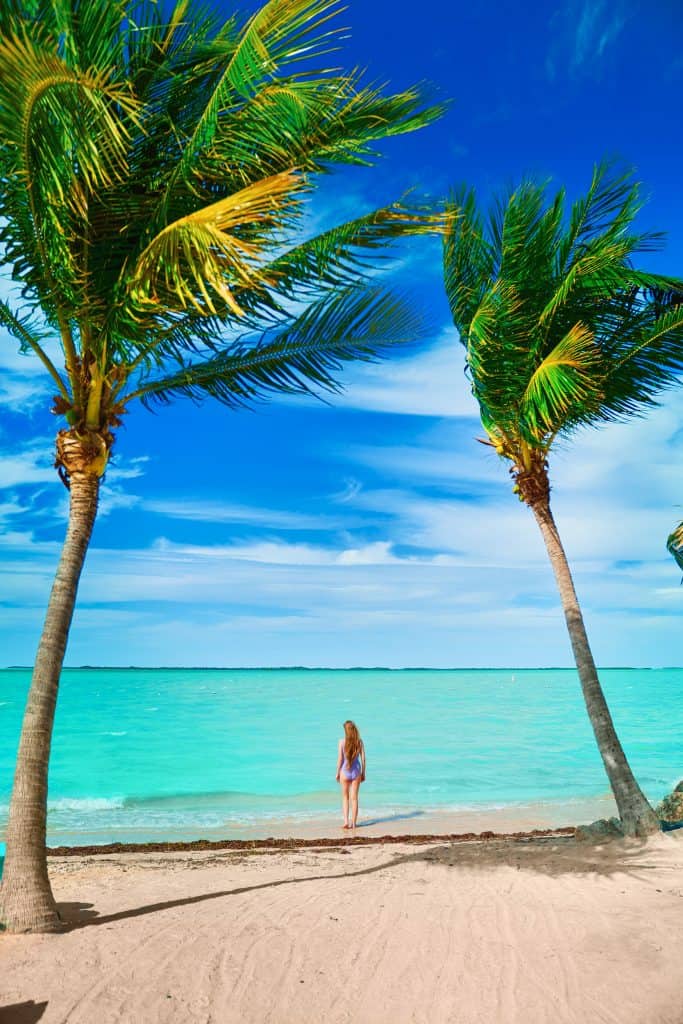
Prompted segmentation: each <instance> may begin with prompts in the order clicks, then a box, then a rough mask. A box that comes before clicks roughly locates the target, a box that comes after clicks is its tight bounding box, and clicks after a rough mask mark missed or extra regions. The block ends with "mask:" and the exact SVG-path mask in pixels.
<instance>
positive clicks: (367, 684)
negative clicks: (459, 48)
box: [0, 669, 683, 845]
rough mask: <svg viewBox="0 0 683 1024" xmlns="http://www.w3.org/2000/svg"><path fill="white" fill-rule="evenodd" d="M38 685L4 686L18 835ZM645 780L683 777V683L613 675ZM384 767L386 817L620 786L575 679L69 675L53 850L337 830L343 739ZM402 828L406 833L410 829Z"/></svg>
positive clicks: (6, 679)
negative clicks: (309, 828)
mask: <svg viewBox="0 0 683 1024" xmlns="http://www.w3.org/2000/svg"><path fill="white" fill-rule="evenodd" d="M29 676H30V673H29V672H28V671H25V670H20V669H14V670H6V671H1V672H0V828H1V827H2V825H3V824H4V821H5V818H6V811H7V802H8V799H9V793H10V789H11V777H12V771H13V765H14V758H15V754H16V746H17V742H18V736H19V728H20V721H21V714H22V712H23V706H24V701H25V696H26V691H27V688H28V683H29ZM601 678H602V681H603V685H604V688H605V691H606V694H607V698H608V701H609V703H610V706H611V708H612V713H613V716H614V719H615V723H616V725H617V728H618V731H619V733H620V736H621V739H622V742H623V744H624V747H625V749H626V752H627V755H628V757H629V759H630V761H631V764H632V766H633V769H634V771H635V773H636V775H637V777H638V779H639V781H640V783H641V785H642V787H643V789H644V790H645V792H646V793H647V795H648V796H649V797H650V798H651V799H652V800H654V801H657V800H659V799H660V798H661V797H662V796H663V795H664V793H665V792H667V791H668V790H669V789H670V788H671V787H672V784H673V783H675V782H676V781H677V780H678V779H679V778H680V777H681V775H683V755H682V751H681V740H680V737H681V735H682V734H683V699H682V698H683V669H657V670H642V669H608V670H603V672H602V673H601ZM348 717H353V718H354V719H355V720H356V721H357V722H358V725H359V727H360V729H361V732H362V735H363V738H364V741H365V745H366V749H367V753H368V779H367V783H366V784H365V786H364V787H363V810H364V813H365V815H366V816H369V817H377V818H381V817H387V816H392V815H404V814H415V813H417V812H423V811H426V812H430V811H435V812H440V811H443V810H446V809H454V810H456V809H460V810H465V809H468V808H471V809H472V811H473V812H474V811H477V812H478V811H480V810H483V809H485V808H496V807H498V808H500V807H506V808H512V807H514V805H517V804H536V803H539V802H541V803H547V804H549V805H557V806H562V805H565V804H566V805H567V810H568V813H569V812H571V803H572V801H584V800H591V799H594V798H599V797H601V796H604V795H605V794H606V793H607V792H608V784H607V780H606V777H605V774H604V770H603V767H602V763H601V761H600V758H599V755H598V753H597V750H596V747H595V743H594V741H593V736H592V732H591V729H590V725H589V723H588V720H587V717H586V713H585V709H584V707H583V702H582V698H581V692H580V688H579V684H578V680H577V677H576V673H575V672H574V671H569V670H557V669H548V670H534V671H529V670H523V669H508V670H500V669H495V670H493V669H492V670H485V671H474V670H455V671H431V670H428V671H415V670H403V671H385V670H365V669H359V670H349V671H329V670H299V669H278V670H255V669H244V670H227V669H225V670H214V669H202V670H187V669H154V670H147V669H125V670H121V669H74V670H66V671H65V672H64V673H63V678H62V685H61V692H60V698H59V705H58V710H57V719H56V725H55V735H54V742H53V752H52V761H51V773H50V801H49V821H48V841H49V842H50V843H51V844H52V845H58V844H61V843H69V844H73V843H85V842H88V843H89V842H102V843H104V842H112V841H130V840H135V841H143V840H145V839H150V840H152V839H173V838H192V837H196V838H198V837H200V836H202V835H204V834H209V833H210V834H212V835H216V834H221V835H224V836H226V837H230V836H237V835H244V834H245V830H248V831H249V832H250V833H251V834H254V833H255V832H256V833H257V832H259V831H261V832H262V834H263V835H269V834H272V833H273V824H274V823H275V822H276V821H278V820H281V819H289V820H293V821H294V822H295V823H296V822H301V824H302V826H303V825H304V824H305V822H306V821H310V820H311V819H324V818H325V817H326V816H328V815H330V814H332V813H337V807H338V792H337V786H336V785H335V781H334V774H335V758H336V749H337V741H338V739H339V737H340V736H341V734H342V722H343V720H344V719H345V718H348ZM397 820H400V819H397Z"/></svg>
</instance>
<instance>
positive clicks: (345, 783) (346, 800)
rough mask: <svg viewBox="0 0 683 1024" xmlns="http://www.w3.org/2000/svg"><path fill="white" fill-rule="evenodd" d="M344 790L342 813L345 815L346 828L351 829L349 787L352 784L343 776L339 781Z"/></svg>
mask: <svg viewBox="0 0 683 1024" xmlns="http://www.w3.org/2000/svg"><path fill="white" fill-rule="evenodd" d="M339 783H340V785H341V790H342V812H343V814H344V828H348V827H349V786H351V783H350V782H349V781H348V779H345V778H344V776H343V775H342V777H341V779H340V780H339Z"/></svg>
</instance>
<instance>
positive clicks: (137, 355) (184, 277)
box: [0, 0, 441, 931]
mask: <svg viewBox="0 0 683 1024" xmlns="http://www.w3.org/2000/svg"><path fill="white" fill-rule="evenodd" d="M338 10H339V7H338V3H337V0H270V2H268V3H266V4H265V6H263V7H262V8H261V9H260V10H259V11H258V12H257V13H255V14H254V15H253V16H252V17H250V18H248V19H246V20H245V19H240V18H239V17H237V16H234V17H231V18H230V19H229V20H227V21H225V22H224V21H222V20H218V19H217V17H216V16H215V15H212V14H211V13H209V12H207V11H206V10H204V9H198V10H195V11H191V10H190V4H189V0H176V2H175V4H174V5H173V6H172V9H171V10H170V13H168V14H167V16H165V17H164V15H163V13H162V5H160V4H157V3H156V0H89V2H88V3H82V2H78V0H5V2H4V3H3V6H2V10H1V11H0V178H1V182H2V184H1V193H0V239H1V241H2V243H3V244H4V250H5V259H6V262H8V263H9V264H10V265H11V268H12V274H13V278H14V280H15V281H16V282H17V283H18V290H19V292H20V295H21V304H20V305H19V306H15V307H14V308H12V307H11V304H10V303H8V302H2V304H1V305H0V324H1V325H2V326H4V327H5V328H6V329H7V330H8V331H9V332H10V333H11V334H12V335H13V336H14V337H15V338H16V339H18V341H19V344H20V346H21V348H22V349H23V350H24V351H26V352H33V353H34V354H35V355H36V356H37V357H38V358H39V359H40V360H41V362H42V364H43V366H44V368H45V371H46V373H47V374H49V376H50V378H51V380H52V383H53V385H54V387H55V389H56V398H55V401H54V409H53V411H54V412H55V413H56V414H57V415H58V416H59V417H60V418H62V420H63V421H65V422H64V425H63V428H62V429H60V430H59V433H58V434H57V445H56V447H57V456H56V466H57V470H58V472H59V474H60V476H61V478H62V480H63V482H64V483H65V484H66V485H67V487H69V491H70V513H69V523H68V529H67V532H66V539H65V542H64V547H63V550H62V555H61V559H60V562H59V567H58V569H57V574H56V578H55V582H54V586H53V589H52V593H51V595H50V599H49V604H48V608H47V615H46V619H45V625H44V628H43V633H42V636H41V639H40V644H39V647H38V652H37V657H36V661H35V668H34V672H33V677H32V682H31V687H30V692H29V695H28V700H27V705H26V712H25V717H24V722H23V727H22V732H21V740H20V746H19V753H18V760H17V767H16V775H15V781H14V789H13V795H12V801H11V808H10V815H9V822H8V827H7V851H6V854H7V855H6V861H5V869H4V879H3V884H2V904H3V909H2V920H3V921H4V924H5V926H6V927H7V928H8V929H11V930H14V931H29V930H30V931H48V930H54V929H55V928H57V927H58V924H59V919H58V914H57V910H56V906H55V902H54V899H53V896H52V893H51V890H50V885H49V882H48V875H47V867H46V858H45V830H46V798H47V772H48V759H49V753H50V742H51V735H52V725H53V716H54V711H55V703H56V699H57V689H58V683H59V676H60V671H61V667H62V662H63V658H64V651H65V647H66V642H67V635H68V631H69V627H70V623H71V617H72V613H73V609H74V603H75V600H76V590H77V586H78V582H79V578H80V574H81V570H82V567H83V561H84V558H85V554H86V551H87V548H88V543H89V539H90V534H91V530H92V527H93V523H94V521H95V516H96V512H97V503H98V493H99V490H100V481H101V479H102V476H103V474H104V472H105V470H106V467H107V463H108V459H109V456H110V452H111V449H112V445H113V443H114V438H115V433H116V428H117V427H118V426H119V424H120V422H121V418H122V417H123V416H124V415H125V413H126V411H127V409H128V407H129V405H130V403H131V402H133V401H135V400H140V401H141V402H142V403H144V404H145V405H150V404H153V403H168V402H170V401H172V400H173V399H174V398H177V397H181V396H189V397H190V398H193V399H201V398H203V397H204V396H207V395H209V396H212V397H214V398H216V399H218V400H219V401H221V402H223V403H224V404H225V405H226V406H228V407H229V408H231V409H235V408H239V407H240V406H243V405H245V404H248V403H250V402H252V401H254V400H256V399H258V398H259V397H261V396H263V395H266V394H267V393H268V392H299V393H306V392H314V393H315V392H319V389H335V388H336V387H337V384H336V374H337V371H338V370H339V369H340V367H341V365H342V363H343V362H344V361H346V360H350V359H365V360H368V359H372V358H373V357H374V356H375V355H376V354H377V353H379V352H380V351H381V350H382V348H383V347H384V346H387V345H390V344H392V343H394V342H398V341H402V340H409V339H411V338H413V337H414V336H415V331H416V328H417V321H416V317H415V315H414V314H413V313H412V312H411V310H410V308H409V307H408V305H407V303H406V302H405V301H404V300H402V299H400V298H398V297H394V296H392V295H391V294H390V293H385V292H383V291H382V290H381V289H380V288H379V287H378V286H377V282H376V279H375V278H374V276H373V278H372V280H371V275H370V270H371V262H372V261H371V256H372V254H373V251H374V250H377V249H379V248H380V247H381V246H382V245H383V244H384V243H385V242H386V240H387V239H390V238H393V237H398V236H400V235H403V234H405V233H411V232H421V231H426V230H434V229H435V223H436V220H435V218H431V219H430V217H429V216H427V215H423V212H422V211H420V210H412V211H411V210H408V209H407V208H405V207H404V206H402V205H400V204H396V205H394V206H390V207H386V208H383V209H380V210H376V211H374V212H373V213H370V214H367V215H365V216H362V217H360V218H359V219H356V220H354V221H353V222H350V223H346V224H343V225H341V226H339V227H336V228H334V229H332V230H329V231H327V232H325V233H323V234H320V235H318V236H316V237H313V238H310V239H307V240H305V238H304V234H303V228H302V215H303V206H302V200H303V198H304V197H305V195H306V193H307V191H309V190H310V189H311V188H312V186H313V183H314V182H315V181H316V180H317V176H318V175H320V174H322V173H324V172H327V171H329V170H330V169H332V168H333V166H334V165H335V164H370V163H372V160H373V157H374V155H375V154H374V146H375V143H376V142H377V141H378V140H381V139H384V138H387V137H389V136H393V135H397V134H400V133H402V132H408V131H412V130H414V129H417V128H420V127H422V126H423V125H426V124H428V123H429V122H431V121H432V120H433V119H434V118H435V117H437V116H438V115H439V114H440V112H441V108H440V107H439V106H438V105H435V104H431V105H430V104H429V103H428V102H427V100H426V96H425V93H424V90H423V89H421V88H410V89H407V90H405V91H404V92H400V93H396V94H386V93H385V92H384V90H383V89H380V88H377V87H371V86H366V85H364V84H363V83H362V81H361V79H360V76H359V74H358V73H356V72H354V73H351V74H345V73H341V72H339V71H330V70H328V69H327V68H326V61H327V57H326V54H328V53H329V51H330V50H331V49H334V48H336V43H337V41H338V37H339V36H340V33H342V32H343V31H344V30H341V29H338V28H335V27H334V25H335V24H336V23H334V24H333V23H332V21H331V19H333V16H334V15H335V14H336V13H337V12H338ZM53 336H54V338H55V339H58V342H59V346H58V348H57V351H58V352H59V357H57V356H55V355H54V347H53V346H51V344H49V343H48V342H49V339H50V338H51V337H53Z"/></svg>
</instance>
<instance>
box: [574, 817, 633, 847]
mask: <svg viewBox="0 0 683 1024" xmlns="http://www.w3.org/2000/svg"><path fill="white" fill-rule="evenodd" d="M575 837H576V839H578V840H579V841H580V842H584V843H586V842H596V841H598V840H604V839H623V838H624V830H623V829H622V827H621V821H620V820H619V818H609V819H607V818H599V819H598V820H597V821H594V822H592V823H591V824H590V825H579V826H578V828H577V829H576V832H575Z"/></svg>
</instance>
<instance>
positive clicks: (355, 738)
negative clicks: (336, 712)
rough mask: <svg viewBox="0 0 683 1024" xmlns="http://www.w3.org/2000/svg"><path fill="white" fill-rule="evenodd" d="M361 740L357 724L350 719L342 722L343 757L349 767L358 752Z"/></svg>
mask: <svg viewBox="0 0 683 1024" xmlns="http://www.w3.org/2000/svg"><path fill="white" fill-rule="evenodd" d="M360 748H361V742H360V733H359V732H358V726H357V725H356V723H355V722H352V721H351V719H349V720H348V721H346V722H344V757H345V758H346V763H347V764H348V766H349V768H350V767H351V765H352V764H353V762H354V761H355V760H356V758H357V757H358V755H359V754H360Z"/></svg>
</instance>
